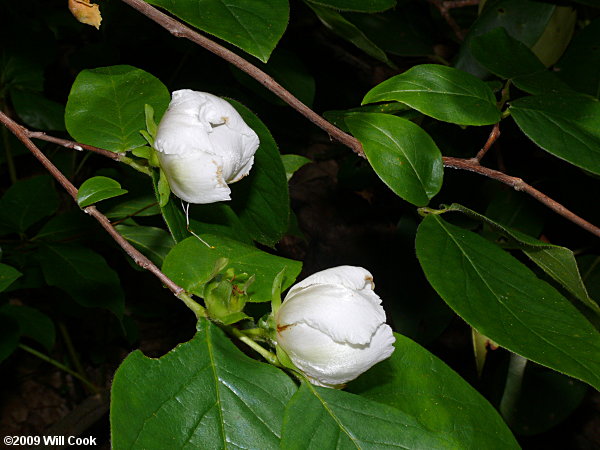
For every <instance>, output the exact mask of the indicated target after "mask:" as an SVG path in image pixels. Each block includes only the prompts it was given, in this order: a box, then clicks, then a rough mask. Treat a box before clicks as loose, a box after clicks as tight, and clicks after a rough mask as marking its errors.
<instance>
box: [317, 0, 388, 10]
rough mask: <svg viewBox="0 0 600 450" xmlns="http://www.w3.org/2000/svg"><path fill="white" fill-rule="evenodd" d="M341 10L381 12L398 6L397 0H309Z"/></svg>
mask: <svg viewBox="0 0 600 450" xmlns="http://www.w3.org/2000/svg"><path fill="white" fill-rule="evenodd" d="M308 1H309V2H310V3H315V4H317V5H321V6H327V7H329V8H333V9H338V10H341V11H357V12H379V11H385V10H386V9H390V8H393V7H394V6H396V0H308Z"/></svg>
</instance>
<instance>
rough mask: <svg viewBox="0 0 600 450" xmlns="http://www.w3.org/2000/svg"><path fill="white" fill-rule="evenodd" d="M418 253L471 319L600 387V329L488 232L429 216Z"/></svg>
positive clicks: (504, 341) (512, 346) (507, 343)
mask: <svg viewBox="0 0 600 450" xmlns="http://www.w3.org/2000/svg"><path fill="white" fill-rule="evenodd" d="M416 248H417V257H418V258H419V262H420V263H421V267H422V268H423V271H424V272H425V275H426V276H427V279H428V280H429V282H430V283H431V285H432V286H433V287H434V288H435V290H436V291H437V292H438V294H440V296H441V297H442V298H443V299H444V300H445V301H446V303H448V305H449V306H450V307H451V308H452V309H454V310H455V311H456V312H457V313H458V314H459V315H460V316H461V317H462V318H463V319H464V320H465V321H466V322H467V323H468V324H469V325H471V326H472V327H474V328H475V329H476V330H477V331H479V332H480V333H482V334H484V335H486V336H488V337H489V338H490V339H492V340H494V341H495V342H497V343H498V344H499V345H501V346H502V347H505V348H507V349H509V350H511V351H513V352H515V353H517V354H519V355H522V356H524V357H526V358H528V359H530V360H532V361H535V362H538V363H540V364H542V365H545V366H547V367H550V368H552V369H555V370H558V371H559V372H563V373H566V374H568V375H571V376H573V377H575V378H579V379H581V380H583V381H586V382H587V383H589V384H591V385H592V386H595V387H598V386H600V333H598V331H597V330H596V329H595V328H594V327H593V326H592V324H590V322H588V321H587V319H586V318H585V317H584V316H583V315H582V314H581V313H580V312H579V311H578V310H577V308H575V307H574V306H573V305H572V304H571V303H570V302H569V301H568V300H567V299H566V298H564V297H563V296H562V295H560V293H559V292H558V291H556V290H555V289H554V288H552V287H551V286H550V285H549V284H547V283H546V282H544V281H542V280H540V279H538V278H537V277H536V276H535V274H534V273H533V272H532V271H531V270H529V269H528V268H527V267H526V266H525V265H523V264H522V263H521V262H519V261H518V260H517V259H516V258H514V257H513V256H511V255H510V254H509V253H507V252H505V251H504V250H501V249H500V248H499V247H497V246H496V245H494V244H493V243H491V242H489V241H488V240H486V239H484V238H482V237H481V236H479V235H477V234H475V233H473V232H471V231H467V230H464V229H462V228H459V227H456V226H454V225H451V224H449V223H447V222H445V221H444V220H443V219H442V218H441V217H439V216H435V215H429V216H427V217H426V218H425V219H424V220H423V222H422V223H421V225H420V226H419V230H418V233H417V241H416Z"/></svg>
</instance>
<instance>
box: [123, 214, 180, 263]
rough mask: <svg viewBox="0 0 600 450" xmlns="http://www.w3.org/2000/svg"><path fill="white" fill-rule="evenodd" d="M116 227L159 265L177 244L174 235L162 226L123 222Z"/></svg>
mask: <svg viewBox="0 0 600 450" xmlns="http://www.w3.org/2000/svg"><path fill="white" fill-rule="evenodd" d="M115 228H116V230H117V231H118V232H119V234H121V236H123V237H124V238H125V239H127V240H128V241H129V242H131V243H132V244H133V245H134V246H135V247H136V248H137V249H138V250H140V251H141V252H142V253H143V254H144V255H146V256H147V257H148V258H150V260H151V261H152V262H153V263H154V264H156V265H157V266H158V267H160V266H161V265H162V263H163V260H164V259H165V256H167V253H169V251H170V250H171V249H172V248H173V246H174V245H175V242H174V241H173V238H172V236H171V235H170V234H169V233H167V232H166V231H165V230H163V229H162V228H156V227H143V226H140V225H135V226H130V225H122V224H119V225H117V226H116V227H115Z"/></svg>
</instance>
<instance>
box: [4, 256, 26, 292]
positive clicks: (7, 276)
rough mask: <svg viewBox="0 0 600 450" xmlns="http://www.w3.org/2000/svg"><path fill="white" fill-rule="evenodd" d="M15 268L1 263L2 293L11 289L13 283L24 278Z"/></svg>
mask: <svg viewBox="0 0 600 450" xmlns="http://www.w3.org/2000/svg"><path fill="white" fill-rule="evenodd" d="M22 275H23V274H22V273H21V272H19V271H18V270H17V269H15V268H14V267H11V266H9V265H7V264H2V263H0V292H2V291H3V290H5V289H6V288H7V287H9V286H10V285H11V284H12V283H13V281H15V280H16V279H17V278H19V277H20V276H22Z"/></svg>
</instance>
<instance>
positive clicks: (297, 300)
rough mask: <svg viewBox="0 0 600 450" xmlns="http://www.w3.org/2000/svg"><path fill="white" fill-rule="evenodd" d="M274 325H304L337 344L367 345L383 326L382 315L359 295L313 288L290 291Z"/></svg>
mask: <svg viewBox="0 0 600 450" xmlns="http://www.w3.org/2000/svg"><path fill="white" fill-rule="evenodd" d="M370 293H371V294H372V295H375V294H374V293H373V291H370ZM375 296H376V295H375ZM377 298H378V297H377ZM276 321H277V324H278V326H285V325H291V324H296V323H305V324H307V325H310V326H311V327H313V328H315V329H318V330H321V331H322V332H324V333H326V334H327V335H329V336H330V337H331V338H332V339H333V340H335V341H337V342H340V343H344V342H347V343H351V344H366V343H368V342H369V341H370V340H371V337H372V336H373V334H374V333H375V331H376V330H377V328H378V327H379V326H380V325H381V324H382V323H384V322H385V311H384V310H383V308H382V307H381V305H380V304H375V303H374V302H373V300H372V299H371V298H370V297H369V296H365V295H364V293H363V292H362V291H357V290H353V289H349V288H347V287H345V286H342V285H341V284H337V285H334V284H316V285H311V286H308V287H305V288H303V289H295V290H293V291H290V293H289V294H288V295H287V296H286V298H285V301H284V302H283V304H282V305H281V308H279V310H278V311H277V317H276Z"/></svg>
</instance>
